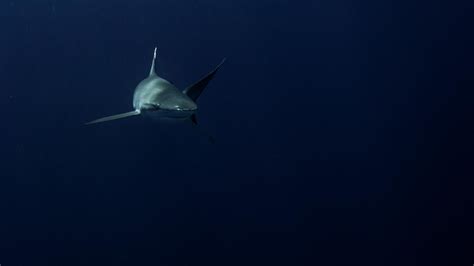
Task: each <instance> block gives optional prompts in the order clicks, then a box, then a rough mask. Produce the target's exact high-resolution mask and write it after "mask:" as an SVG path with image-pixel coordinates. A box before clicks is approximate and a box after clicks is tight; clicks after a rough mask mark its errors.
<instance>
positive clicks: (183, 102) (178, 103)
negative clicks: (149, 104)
mask: <svg viewBox="0 0 474 266" xmlns="http://www.w3.org/2000/svg"><path fill="white" fill-rule="evenodd" d="M159 109H161V110H166V111H176V112H181V111H184V112H193V111H196V110H197V104H196V103H195V102H194V101H193V100H191V99H190V98H189V97H188V96H186V95H185V94H182V97H177V96H176V95H175V96H174V97H170V98H169V99H167V100H166V101H162V102H161V103H160V105H159Z"/></svg>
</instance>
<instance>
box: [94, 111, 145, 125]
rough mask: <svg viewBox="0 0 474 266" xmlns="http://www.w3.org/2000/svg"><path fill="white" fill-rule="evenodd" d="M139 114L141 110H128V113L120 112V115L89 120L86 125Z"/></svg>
mask: <svg viewBox="0 0 474 266" xmlns="http://www.w3.org/2000/svg"><path fill="white" fill-rule="evenodd" d="M139 114H140V111H138V110H135V111H131V112H128V113H123V114H118V115H111V116H106V117H102V118H99V119H96V120H93V121H90V122H87V123H85V124H86V125H91V124H97V123H102V122H107V121H112V120H117V119H122V118H126V117H130V116H136V115H139Z"/></svg>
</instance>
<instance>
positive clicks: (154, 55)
mask: <svg viewBox="0 0 474 266" xmlns="http://www.w3.org/2000/svg"><path fill="white" fill-rule="evenodd" d="M156 50H157V48H156V47H155V51H153V61H151V68H150V76H152V75H156V73H155V61H156Z"/></svg>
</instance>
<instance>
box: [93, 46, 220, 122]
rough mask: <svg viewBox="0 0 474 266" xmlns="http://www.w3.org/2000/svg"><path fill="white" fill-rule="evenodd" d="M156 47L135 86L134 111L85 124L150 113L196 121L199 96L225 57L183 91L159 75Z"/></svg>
mask: <svg viewBox="0 0 474 266" xmlns="http://www.w3.org/2000/svg"><path fill="white" fill-rule="evenodd" d="M155 61H156V48H155V50H154V52H153V60H152V63H151V68H150V73H149V75H148V77H147V78H145V79H144V80H142V81H141V82H140V83H139V84H138V85H137V87H136V88H135V93H134V95H133V108H134V110H133V111H130V112H126V113H121V114H116V115H111V116H106V117H103V118H99V119H96V120H93V121H90V122H87V123H86V125H90V124H97V123H103V122H108V121H113V120H117V119H123V118H127V117H132V116H139V115H149V116H152V117H155V118H158V119H166V120H169V119H173V120H188V121H191V122H192V123H193V124H194V125H196V124H197V117H196V111H197V103H196V102H197V99H198V98H199V96H200V95H201V93H202V92H203V91H204V89H205V88H206V86H207V85H208V84H209V82H210V81H211V80H212V79H213V78H214V76H215V74H216V73H217V71H218V70H219V68H220V67H221V65H222V64H223V63H224V61H225V59H224V60H222V62H221V63H220V64H219V65H218V66H217V67H216V68H215V69H214V70H212V71H211V72H210V73H208V74H207V75H205V76H204V77H203V78H202V79H200V80H199V81H197V82H196V83H194V84H193V85H191V86H189V87H188V88H186V89H185V90H183V91H181V90H179V89H178V88H176V87H175V86H174V85H173V84H172V83H170V82H168V81H167V80H165V79H164V78H162V77H159V76H158V75H157V74H156V71H155Z"/></svg>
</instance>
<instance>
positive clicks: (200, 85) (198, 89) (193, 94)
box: [184, 58, 226, 101]
mask: <svg viewBox="0 0 474 266" xmlns="http://www.w3.org/2000/svg"><path fill="white" fill-rule="evenodd" d="M225 60H226V59H225V58H224V59H223V60H222V62H221V63H220V64H219V65H218V66H217V67H216V68H214V70H212V71H211V72H210V73H208V74H207V75H206V76H204V77H203V78H201V79H200V80H199V81H198V82H196V83H194V84H193V85H191V86H189V87H188V88H186V89H185V90H184V94H186V95H188V96H189V98H191V99H192V100H193V101H196V100H197V99H198V98H199V96H200V95H201V93H202V92H203V91H204V89H205V88H206V86H207V84H209V82H210V81H211V80H212V78H213V77H214V75H216V73H217V70H219V68H220V67H221V66H222V64H224V62H225Z"/></svg>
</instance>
